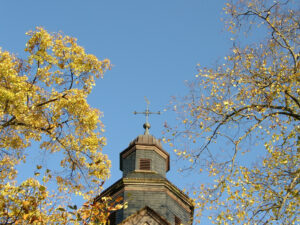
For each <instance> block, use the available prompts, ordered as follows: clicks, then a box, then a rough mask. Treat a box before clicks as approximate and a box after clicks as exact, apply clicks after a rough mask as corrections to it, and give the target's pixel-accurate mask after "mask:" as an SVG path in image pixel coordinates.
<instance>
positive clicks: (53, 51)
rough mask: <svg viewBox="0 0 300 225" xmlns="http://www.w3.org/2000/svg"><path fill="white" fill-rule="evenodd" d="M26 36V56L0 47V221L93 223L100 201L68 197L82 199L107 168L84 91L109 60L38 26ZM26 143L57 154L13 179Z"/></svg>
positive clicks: (93, 111) (96, 119)
mask: <svg viewBox="0 0 300 225" xmlns="http://www.w3.org/2000/svg"><path fill="white" fill-rule="evenodd" d="M27 35H28V36H29V38H28V41H27V43H26V48H25V54H27V57H26V58H23V59H21V58H19V57H17V56H15V55H14V54H11V53H9V52H7V51H4V50H0V223H1V224H68V223H72V224H76V223H84V224H86V223H89V224H92V223H93V222H95V221H98V222H99V221H101V220H102V219H103V218H105V217H107V215H108V211H107V209H108V208H109V207H110V206H109V203H108V201H103V202H98V203H93V202H92V201H91V200H90V202H87V203H86V204H85V205H84V206H83V207H82V208H81V209H79V208H78V209H77V206H76V205H73V204H70V201H69V200H68V198H70V196H71V195H72V194H75V195H78V196H81V197H83V198H84V199H86V201H89V199H91V197H95V195H96V194H98V193H99V192H98V191H99V187H101V184H102V182H103V181H104V180H105V179H106V178H107V177H108V175H109V167H110V161H109V160H108V159H107V156H106V155H104V154H103V153H102V151H101V149H102V147H103V146H104V145H105V138H104V137H103V124H102V123H101V121H100V119H99V118H100V116H101V113H100V112H99V111H98V110H97V109H93V108H92V107H90V105H89V104H88V103H87V96H88V94H90V92H91V90H92V87H93V86H94V85H95V78H99V77H102V76H103V73H104V72H105V71H106V70H107V69H109V68H110V61H109V60H108V59H104V60H102V61H100V60H98V59H97V58H96V57H95V56H94V55H91V54H87V53H86V52H85V50H84V49H83V48H82V47H81V46H79V45H78V44H77V41H76V39H75V38H72V37H69V36H64V35H62V34H61V33H48V32H47V31H46V30H44V29H43V28H40V27H38V28H36V30H34V31H30V32H28V33H27ZM33 142H34V143H39V144H40V149H39V150H38V154H42V152H46V153H47V154H49V155H54V156H55V159H56V161H57V159H59V160H58V162H57V164H55V165H53V166H52V167H48V166H47V167H45V166H44V165H43V164H39V162H37V164H36V165H35V167H36V169H35V171H34V174H29V175H28V179H26V180H25V181H23V182H22V183H20V182H18V180H17V175H18V168H21V167H17V166H18V165H20V164H21V163H24V162H26V156H27V155H30V154H32V151H33V149H32V148H31V144H32V143H33ZM49 185H50V186H52V187H53V186H54V188H49V187H48V186H49ZM96 208H98V209H103V210H102V211H101V210H96V211H97V212H98V213H95V209H96ZM91 212H93V213H92V214H91Z"/></svg>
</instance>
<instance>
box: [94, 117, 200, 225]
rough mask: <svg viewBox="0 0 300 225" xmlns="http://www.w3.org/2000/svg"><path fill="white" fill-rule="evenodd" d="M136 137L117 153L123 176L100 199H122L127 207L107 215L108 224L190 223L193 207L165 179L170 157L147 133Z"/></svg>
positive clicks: (146, 130) (187, 198)
mask: <svg viewBox="0 0 300 225" xmlns="http://www.w3.org/2000/svg"><path fill="white" fill-rule="evenodd" d="M144 128H145V133H144V134H143V135H139V136H138V137H136V138H135V139H134V140H133V141H131V142H130V144H129V146H128V147H127V148H125V150H123V151H122V152H121V153H120V170H121V171H122V172H123V176H122V178H121V179H119V180H118V181H117V182H116V183H114V184H113V185H111V186H110V187H109V188H107V189H106V190H104V191H103V192H102V194H101V195H100V196H98V197H97V198H96V200H97V199H99V200H100V199H101V198H102V197H104V196H110V197H112V199H116V198H118V197H122V198H123V201H124V202H127V204H128V207H127V208H125V209H120V210H118V211H115V212H113V213H112V214H111V216H110V225H116V224H122V225H133V224H134V225H138V224H140V225H150V224H151V225H170V224H171V225H179V224H185V225H189V224H192V221H193V212H194V206H193V203H192V201H191V200H190V199H189V197H188V196H187V195H186V194H184V193H183V192H182V191H181V190H179V189H178V188H177V187H176V186H175V185H173V184H172V183H171V182H170V181H168V180H167V179H166V173H167V172H168V171H169V169H170V156H169V154H168V153H167V152H166V151H165V150H164V149H163V147H162V144H161V142H160V141H159V140H158V139H156V138H155V137H154V136H152V135H150V134H149V129H150V124H149V123H148V122H146V123H145V124H144Z"/></svg>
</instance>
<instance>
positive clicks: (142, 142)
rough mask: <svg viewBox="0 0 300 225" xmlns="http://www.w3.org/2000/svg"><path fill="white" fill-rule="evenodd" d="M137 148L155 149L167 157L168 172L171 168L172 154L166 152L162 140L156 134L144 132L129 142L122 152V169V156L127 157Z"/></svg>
mask: <svg viewBox="0 0 300 225" xmlns="http://www.w3.org/2000/svg"><path fill="white" fill-rule="evenodd" d="M137 148H139V149H141V150H142V149H144V150H153V151H155V152H157V153H158V154H159V155H162V156H163V157H164V158H166V172H167V171H169V170H170V155H169V153H168V152H166V151H165V150H164V149H163V147H162V144H161V142H160V140H158V139H156V138H155V137H154V136H152V135H150V134H149V133H146V132H145V134H142V135H139V136H137V137H136V138H135V139H134V140H133V141H131V142H130V143H129V146H128V147H127V148H126V149H125V150H123V151H122V152H121V153H120V169H121V170H122V166H123V165H122V162H123V160H122V158H126V156H127V155H129V154H130V153H131V152H133V151H135V150H136V149H137Z"/></svg>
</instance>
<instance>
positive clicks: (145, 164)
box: [140, 159, 151, 170]
mask: <svg viewBox="0 0 300 225" xmlns="http://www.w3.org/2000/svg"><path fill="white" fill-rule="evenodd" d="M140 170H151V160H150V159H140Z"/></svg>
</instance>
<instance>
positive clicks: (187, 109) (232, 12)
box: [166, 0, 300, 224]
mask: <svg viewBox="0 0 300 225" xmlns="http://www.w3.org/2000/svg"><path fill="white" fill-rule="evenodd" d="M224 10H225V13H226V17H225V24H226V27H227V29H228V31H230V32H231V34H232V37H233V39H234V41H233V43H234V44H233V47H232V53H231V54H229V55H228V56H226V57H225V58H224V60H221V62H220V63H218V64H217V65H216V67H214V68H205V67H202V66H200V65H198V74H197V75H196V78H195V79H194V80H193V81H191V82H190V83H189V84H188V88H189V93H188V94H187V95H186V96H185V97H182V98H174V101H173V103H172V104H173V106H172V108H173V110H174V111H176V112H177V113H178V119H179V123H178V124H177V125H176V126H171V125H168V124H166V132H167V133H168V135H167V137H168V138H166V140H168V141H169V142H170V145H172V146H173V145H175V148H176V149H175V152H176V153H177V155H178V156H180V157H181V158H183V159H186V160H187V161H189V164H188V166H187V168H186V169H190V170H192V171H193V172H194V173H195V172H196V171H198V172H199V171H200V173H202V174H205V175H209V177H208V178H207V179H206V180H207V182H206V183H205V179H203V176H202V179H201V181H199V182H197V183H198V184H199V185H198V186H195V187H194V189H193V190H194V193H193V194H194V197H195V204H196V208H197V209H198V211H197V212H198V213H197V216H199V217H201V215H202V214H203V213H204V212H205V213H206V212H207V210H211V212H210V213H209V218H210V219H211V220H212V222H213V223H216V224H296V223H297V222H299V209H300V208H299V202H300V197H299V188H300V184H299V181H300V151H299V150H300V147H299V142H300V140H299V131H300V124H299V120H300V98H299V95H300V73H299V72H300V71H299V69H300V63H299V56H300V55H299V52H300V49H299V41H300V40H299V37H300V33H299V27H300V24H299V21H300V10H299V4H298V3H296V1H292V0H284V1H283V0H282V1H281V0H277V1H271V0H270V1H269V0H232V1H229V2H228V3H227V4H226V6H225V8H224ZM244 33H245V34H246V35H245V36H243V34H244ZM251 33H252V36H251Z"/></svg>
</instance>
